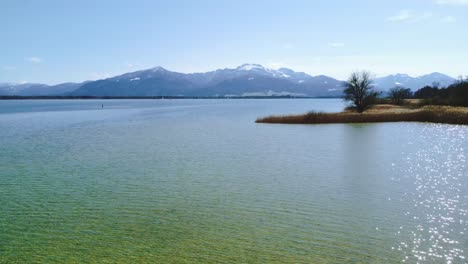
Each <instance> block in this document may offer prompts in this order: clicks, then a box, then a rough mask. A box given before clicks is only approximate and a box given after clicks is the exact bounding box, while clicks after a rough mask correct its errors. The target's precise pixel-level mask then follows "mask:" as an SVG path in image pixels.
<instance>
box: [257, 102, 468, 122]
mask: <svg viewBox="0 0 468 264" xmlns="http://www.w3.org/2000/svg"><path fill="white" fill-rule="evenodd" d="M255 122H256V123H271V124H346V123H383V122H430V123H442V124H457V125H468V107H452V106H435V105H428V106H424V107H421V108H417V109H410V108H404V107H401V106H395V105H376V106H375V107H374V108H373V109H370V110H368V111H366V112H364V113H361V114H360V113H357V112H351V111H344V112H340V113H322V112H310V113H307V114H302V115H286V116H268V117H263V118H259V119H257V120H256V121H255Z"/></svg>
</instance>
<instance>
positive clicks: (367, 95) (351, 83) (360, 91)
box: [344, 71, 377, 113]
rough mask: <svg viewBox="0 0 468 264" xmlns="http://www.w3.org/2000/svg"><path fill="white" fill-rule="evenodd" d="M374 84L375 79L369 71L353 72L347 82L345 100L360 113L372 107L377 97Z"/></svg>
mask: <svg viewBox="0 0 468 264" xmlns="http://www.w3.org/2000/svg"><path fill="white" fill-rule="evenodd" d="M372 83H373V79H372V77H371V73H370V72H368V71H362V72H353V73H351V76H349V79H348V81H347V82H345V85H344V86H345V89H344V94H345V97H344V99H345V100H346V101H349V102H351V103H352V104H353V105H354V107H356V110H357V111H358V112H359V113H362V112H363V111H364V110H366V109H367V108H368V107H369V106H370V105H372V103H373V101H374V99H375V97H376V96H377V93H376V92H375V91H374V90H373V85H372Z"/></svg>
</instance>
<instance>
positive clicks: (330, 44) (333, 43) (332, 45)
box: [328, 42, 344, 48]
mask: <svg viewBox="0 0 468 264" xmlns="http://www.w3.org/2000/svg"><path fill="white" fill-rule="evenodd" d="M328 46H330V47H333V48H341V47H344V43H342V42H331V43H328Z"/></svg>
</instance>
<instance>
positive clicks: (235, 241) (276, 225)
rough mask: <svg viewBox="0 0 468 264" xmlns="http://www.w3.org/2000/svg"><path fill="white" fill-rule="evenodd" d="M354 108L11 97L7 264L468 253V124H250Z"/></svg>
mask: <svg viewBox="0 0 468 264" xmlns="http://www.w3.org/2000/svg"><path fill="white" fill-rule="evenodd" d="M102 104H104V108H102V107H101V105H102ZM343 106H344V105H343V102H342V101H341V100H334V99H304V100H302V99H301V100H299V99H297V100H296V99H294V100H291V99H290V100H287V99H284V100H283V99H275V100H82V101H81V100H50V101H48V100H34V101H0V201H1V202H0V212H1V214H0V263H31V262H35V263H145V262H151V263H401V262H402V261H406V262H407V263H416V262H418V261H419V262H421V263H467V258H468V231H467V228H468V165H467V160H466V159H467V156H468V128H467V127H465V126H455V125H440V124H425V123H385V124H355V125H348V124H333V125H278V124H256V123H254V121H255V119H256V118H257V117H259V116H265V115H270V114H288V113H304V112H307V111H310V110H319V111H340V110H342V108H343Z"/></svg>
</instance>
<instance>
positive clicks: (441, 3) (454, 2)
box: [436, 0, 468, 5]
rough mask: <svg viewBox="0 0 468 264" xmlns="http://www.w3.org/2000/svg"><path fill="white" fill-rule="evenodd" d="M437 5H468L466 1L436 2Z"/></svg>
mask: <svg viewBox="0 0 468 264" xmlns="http://www.w3.org/2000/svg"><path fill="white" fill-rule="evenodd" d="M436 3H437V4H438V5H468V0H437V1H436Z"/></svg>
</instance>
